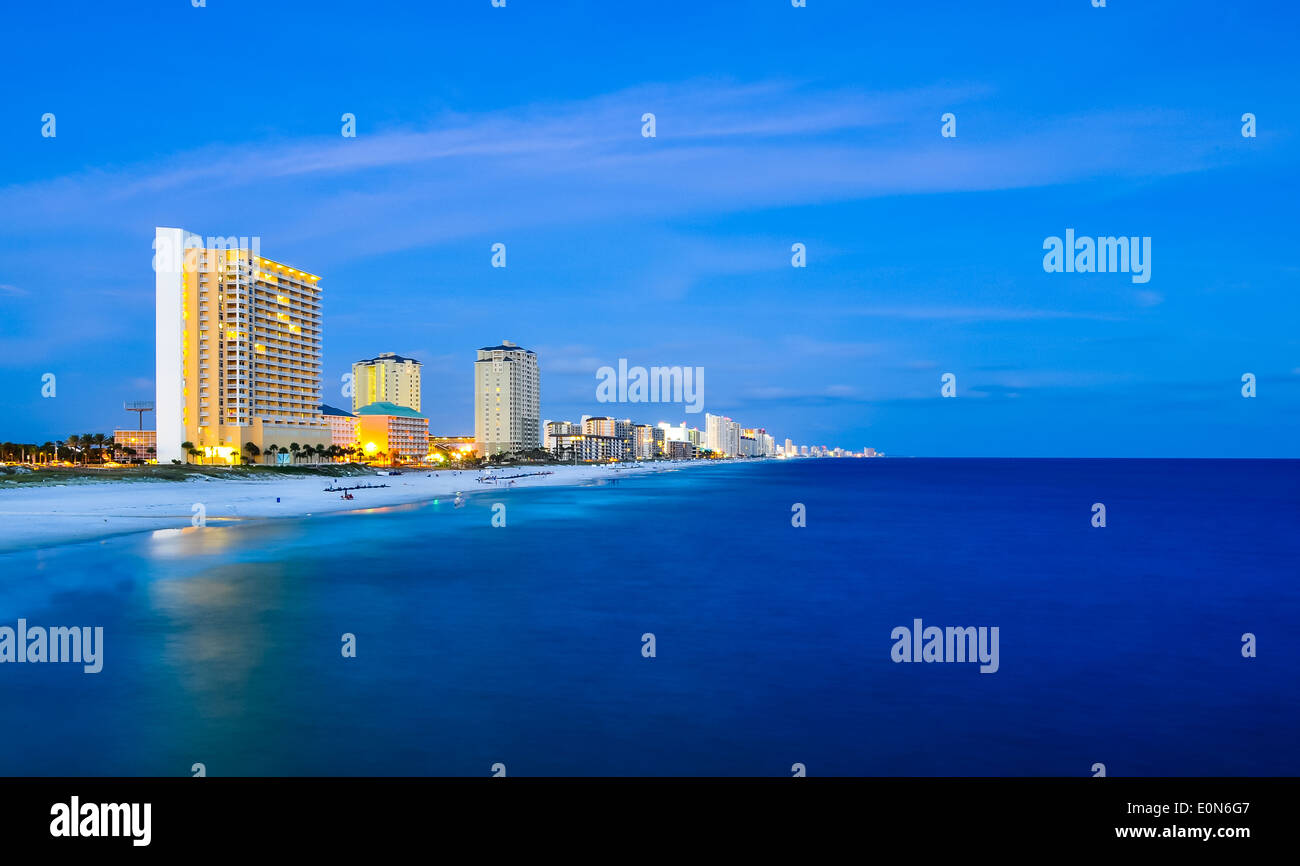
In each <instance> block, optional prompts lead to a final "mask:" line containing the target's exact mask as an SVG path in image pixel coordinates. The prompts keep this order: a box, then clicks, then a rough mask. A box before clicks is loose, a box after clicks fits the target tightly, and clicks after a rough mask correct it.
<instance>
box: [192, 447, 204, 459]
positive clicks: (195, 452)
mask: <svg viewBox="0 0 1300 866" xmlns="http://www.w3.org/2000/svg"><path fill="white" fill-rule="evenodd" d="M202 453H203V452H202V451H200V450H199V449H197V448H191V449H190V451H189V454H190V456H191V457H198V456H199V455H200V454H202Z"/></svg>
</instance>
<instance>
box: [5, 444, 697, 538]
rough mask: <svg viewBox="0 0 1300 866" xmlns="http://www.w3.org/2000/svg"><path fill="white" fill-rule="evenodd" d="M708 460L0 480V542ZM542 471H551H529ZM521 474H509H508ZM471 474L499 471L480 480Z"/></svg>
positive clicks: (517, 485)
mask: <svg viewBox="0 0 1300 866" xmlns="http://www.w3.org/2000/svg"><path fill="white" fill-rule="evenodd" d="M709 462H710V461H703V460H696V461H677V462H656V463H641V464H633V463H623V464H597V465H582V466H544V467H518V468H514V467H506V468H501V469H495V470H488V471H482V470H476V469H468V470H461V471H455V470H443V471H438V472H432V473H430V472H428V471H426V470H419V469H412V470H403V471H402V474H401V475H394V476H380V475H377V474H371V475H360V476H345V477H329V476H308V477H278V476H272V477H269V478H265V479H256V480H250V479H242V478H241V479H238V480H225V479H215V478H210V477H204V476H201V475H195V477H194V478H192V479H190V480H188V481H159V480H146V479H139V480H129V481H93V480H90V481H77V482H70V483H68V484H65V485H48V486H46V485H31V486H25V487H12V488H5V487H2V486H0V552H4V551H10V550H17V549H22V548H31V547H50V546H54V545H59V544H68V543H71V542H78V541H90V540H94V539H98V538H104V537H106V536H110V535H120V534H123V533H129V532H145V531H150V530H155V529H171V528H176V527H182V526H191V525H194V524H193V521H194V520H195V518H196V515H200V514H201V515H202V516H203V518H204V519H205V520H206V521H207V522H208V523H209V524H229V523H230V522H232V521H241V520H264V519H275V518H293V517H303V516H306V515H309V514H323V513H327V512H339V511H356V510H361V509H368V508H378V507H384V506H390V505H405V504H409V503H412V502H422V501H425V500H429V499H436V498H440V497H452V496H455V495H456V493H458V492H460V493H463V494H464V495H465V496H473V495H481V494H484V493H491V492H492V491H493V490H504V489H509V490H512V491H514V490H524V489H528V488H531V487H546V486H553V485H557V484H586V483H593V482H596V481H598V480H600V479H613V478H619V477H627V476H631V475H644V474H648V473H654V472H666V471H670V470H676V469H684V468H688V467H698V466H703V465H706V464H707V463H709ZM535 473H549V474H535ZM521 475H522V476H523V477H514V478H510V476H521ZM479 478H497V479H500V480H497V481H495V482H481V481H479V480H478V479H479ZM364 484H374V485H380V484H386V485H388V486H387V487H374V488H370V489H361V490H352V491H351V495H352V496H353V498H352V499H350V500H347V499H343V498H341V494H340V493H337V492H334V493H328V492H325V488H327V487H356V486H357V485H364Z"/></svg>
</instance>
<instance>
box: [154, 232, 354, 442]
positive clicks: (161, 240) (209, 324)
mask: <svg viewBox="0 0 1300 866" xmlns="http://www.w3.org/2000/svg"><path fill="white" fill-rule="evenodd" d="M260 247H261V244H260V240H259V239H257V238H253V239H252V241H251V243H250V242H249V240H248V239H247V238H207V239H206V241H205V240H204V238H203V237H201V236H200V235H196V234H193V233H191V232H187V231H185V230H184V229H177V228H158V229H157V230H156V232H155V238H154V250H155V255H154V272H155V275H154V296H155V304H156V310H155V316H156V320H155V340H156V352H157V354H156V357H155V387H156V389H157V395H156V397H157V399H156V407H157V409H156V411H157V419H158V446H157V448H158V462H160V463H165V462H167V461H169V460H185V459H187V455H186V454H185V452H184V449H182V447H181V443H182V442H191V443H193V445H194V447H195V448H197V449H199V450H200V451H201V452H202V459H203V460H205V461H208V462H222V463H237V462H239V461H240V459H241V457H242V458H245V459H247V458H249V452H248V450H246V448H245V446H246V445H247V444H248V443H249V442H251V443H253V444H254V445H256V446H257V448H258V450H259V451H260V452H262V453H264V454H265V453H266V452H267V451H268V449H269V448H270V447H271V446H272V445H275V446H277V449H284V450H286V451H287V450H288V448H289V446H290V445H291V444H293V443H295V442H296V443H298V444H299V446H307V445H311V446H315V445H325V446H328V445H329V444H330V429H329V427H328V426H327V424H326V423H325V421H324V420H323V419H322V417H321V413H320V405H321V393H320V387H321V306H320V298H321V294H320V293H321V290H320V285H319V279H320V278H319V277H317V276H314V275H313V274H309V273H307V272H306V271H300V270H298V269H296V268H291V267H289V266H288V265H284V264H281V263H279V262H274V261H271V260H270V259H264V258H262V257H261V249H260ZM259 459H266V458H259Z"/></svg>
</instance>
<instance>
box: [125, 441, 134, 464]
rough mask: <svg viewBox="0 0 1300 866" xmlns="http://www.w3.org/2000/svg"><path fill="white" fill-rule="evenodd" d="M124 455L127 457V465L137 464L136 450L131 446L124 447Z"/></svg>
mask: <svg viewBox="0 0 1300 866" xmlns="http://www.w3.org/2000/svg"><path fill="white" fill-rule="evenodd" d="M122 453H123V454H125V455H126V462H127V463H134V462H135V449H134V448H132V447H131V446H130V445H124V446H122Z"/></svg>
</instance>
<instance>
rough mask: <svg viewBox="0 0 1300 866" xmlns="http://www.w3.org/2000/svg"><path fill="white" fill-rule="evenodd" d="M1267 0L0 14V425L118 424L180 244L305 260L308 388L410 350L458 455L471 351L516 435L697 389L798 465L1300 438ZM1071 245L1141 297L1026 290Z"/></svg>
mask: <svg viewBox="0 0 1300 866" xmlns="http://www.w3.org/2000/svg"><path fill="white" fill-rule="evenodd" d="M1298 18H1300V14H1298V13H1297V12H1296V11H1295V10H1294V8H1293V7H1292V6H1291V5H1290V4H1283V3H1273V4H1269V3H1262V4H1252V3H1244V4H1228V3H1222V2H1217V3H1188V2H1155V3H1134V2H1125V0H1110V2H1109V4H1108V7H1107V8H1104V9H1096V8H1093V7H1092V6H1091V5H1090V3H1089V2H1088V0H1070V2H1054V3H1042V2H1039V3H998V4H993V3H989V4H979V3H970V2H963V3H957V2H953V3H916V4H867V3H860V2H835V0H809V5H808V7H807V8H804V9H795V8H792V7H791V6H790V4H789V2H788V0H748V2H717V3H705V2H682V3H671V4H664V3H657V2H656V3H651V2H642V3H633V2H628V3H617V4H615V3H599V2H586V3H577V2H573V3H565V2H540V0H534V2H529V0H508V5H507V7H506V8H505V9H495V8H492V6H491V5H490V2H489V0H455V2H453V0H447V2H440V3H431V4H410V3H388V2H370V3H367V4H364V5H362V6H359V5H358V4H355V3H331V2H282V3H255V2H238V0H208V6H207V7H206V8H199V9H196V8H192V7H191V6H190V4H189V3H188V2H184V0H169V2H157V0H150V2H139V3H132V4H103V3H75V2H74V3H59V4H46V8H39V7H38V5H37V4H24V6H23V8H21V9H16V10H13V11H10V12H9V13H7V15H6V24H7V25H8V30H9V33H8V36H7V38H6V40H5V41H6V51H5V52H4V58H3V59H2V60H0V65H2V67H3V71H4V74H3V76H0V104H2V105H3V111H0V165H3V174H2V175H0V311H2V312H3V315H2V316H0V374H2V375H3V376H4V379H5V381H6V382H8V383H9V389H8V392H7V399H6V400H5V404H4V405H5V407H6V409H7V411H5V412H4V413H3V414H2V415H0V439H9V440H16V441H33V440H35V441H44V440H45V439H49V438H62V437H64V436H66V435H67V434H68V433H72V432H77V433H80V432H87V431H108V430H110V429H112V427H113V426H115V425H129V424H131V423H132V420H133V419H134V415H129V414H128V413H125V412H123V411H122V410H121V403H122V401H123V400H128V399H149V398H151V397H152V394H153V381H152V377H153V363H154V360H153V274H152V271H151V270H150V259H151V256H152V251H151V249H150V244H151V241H152V237H153V229H154V226H156V225H179V226H183V227H185V228H188V229H190V230H192V231H195V232H198V233H200V234H203V235H219V236H226V235H245V236H247V235H257V236H259V237H260V238H261V239H262V252H263V254H265V255H267V256H268V257H270V258H273V259H277V260H280V261H284V262H286V263H289V264H292V265H295V266H298V267H302V268H304V269H307V270H310V271H312V272H314V273H317V274H320V275H321V277H322V280H321V285H322V286H323V288H324V293H325V371H326V376H325V393H326V400H327V402H332V403H335V404H343V403H345V398H343V397H342V396H341V395H340V394H339V387H340V386H339V377H340V376H341V375H342V374H343V373H345V372H346V371H347V370H348V369H349V367H350V364H351V362H352V361H353V360H356V359H358V358H362V357H370V356H373V355H374V354H377V353H378V352H382V351H394V352H398V353H400V354H403V355H411V356H414V357H417V358H419V359H421V360H422V361H424V363H425V386H424V403H425V411H426V414H428V415H429V416H430V426H431V428H432V429H433V430H434V431H436V432H445V433H462V432H472V420H471V419H472V376H473V371H472V361H473V357H474V350H475V349H476V348H477V347H479V346H485V345H492V344H496V343H498V342H499V341H500V340H501V339H503V338H506V339H512V340H514V341H516V342H518V343H520V344H521V345H524V346H527V347H529V348H533V349H535V350H537V351H538V353H539V355H540V359H541V367H542V377H543V378H542V403H543V407H542V410H543V416H544V417H547V418H566V417H567V418H576V417H578V416H579V415H581V414H583V413H589V414H604V413H605V412H607V411H608V410H610V409H611V407H609V406H607V405H602V404H598V403H596V402H595V385H596V370H597V368H599V367H600V366H603V365H606V364H609V365H615V364H616V363H617V361H618V359H619V358H627V359H628V360H629V363H631V364H643V365H647V366H649V365H652V364H681V365H690V366H700V367H703V368H704V369H705V374H706V379H705V394H704V398H705V399H704V403H705V408H706V410H708V411H711V412H719V413H723V414H728V415H731V416H732V417H733V418H735V419H736V420H738V421H741V422H742V423H743V424H744V425H745V426H751V425H753V426H764V427H766V428H767V429H768V430H769V431H770V432H772V433H773V434H774V435H776V436H778V438H782V439H783V438H785V437H786V436H789V437H790V438H792V439H794V440H795V441H796V442H801V443H809V444H830V445H837V444H838V445H843V446H846V447H851V448H855V449H857V448H861V447H863V446H867V445H870V446H874V447H877V448H879V449H882V450H885V451H887V452H889V453H893V454H900V455H901V454H912V455H934V456H981V455H1024V456H1155V455H1168V456H1212V455H1220V454H1229V455H1241V456H1290V457H1295V456H1300V444H1298V443H1300V439H1298V437H1297V436H1296V431H1297V426H1298V424H1300V338H1298V337H1297V328H1296V325H1297V322H1298V321H1300V293H1297V283H1298V277H1300V265H1298V264H1297V261H1296V258H1295V249H1296V234H1297V228H1300V225H1298V223H1300V220H1297V217H1296V210H1295V200H1296V194H1297V183H1296V181H1297V165H1300V160H1297V138H1296V132H1297V129H1296V124H1297V110H1296V98H1295V93H1296V85H1297V75H1296V66H1295V57H1296V56H1297V53H1298V52H1297V48H1298V46H1297V42H1298V41H1300V39H1297V33H1300V28H1298V27H1297V23H1300V22H1298V21H1297V19H1298ZM46 112H53V113H54V114H55V116H56V118H57V120H56V123H57V137H56V138H53V139H47V138H42V137H41V135H40V130H41V116H42V115H43V114H44V113H46ZM344 112H351V113H353V114H355V115H356V118H357V137H356V138H355V139H345V138H343V137H342V136H341V135H340V127H341V122H340V117H341V115H342V114H343V113H344ZM645 112H653V113H654V114H655V115H656V117H657V137H656V138H653V139H646V138H643V137H642V136H641V121H640V118H641V115H642V114H643V113H645ZM945 112H952V113H954V114H955V115H956V117H957V137H956V138H955V139H945V138H943V137H941V135H940V126H941V123H940V116H941V115H942V114H943V113H945ZM1245 112H1252V113H1254V114H1255V115H1256V116H1257V118H1258V136H1257V137H1256V138H1253V139H1250V138H1243V137H1242V135H1241V126H1242V124H1241V120H1240V118H1241V115H1242V114H1243V113H1245ZM1068 228H1073V229H1075V230H1076V232H1077V233H1078V234H1079V235H1087V236H1099V235H1134V236H1150V237H1151V238H1152V259H1153V261H1152V269H1151V280H1150V282H1148V283H1145V284H1134V283H1133V282H1132V281H1131V280H1130V278H1129V276H1128V275H1125V274H1051V273H1046V272H1044V270H1043V266H1042V260H1043V254H1044V253H1043V249H1042V245H1043V241H1044V239H1045V238H1047V237H1049V236H1061V235H1064V233H1065V230H1066V229H1068ZM496 242H503V243H506V244H507V248H508V267H506V268H505V269H493V268H491V267H490V247H491V245H492V244H493V243H496ZM795 242H801V243H804V244H806V245H807V249H808V267H807V268H805V269H795V268H792V267H791V266H790V255H791V253H790V247H791V244H793V243H795ZM46 372H53V373H55V374H56V375H57V377H58V396H57V397H56V398H54V399H44V398H42V397H41V396H40V386H41V375H42V374H43V373H46ZM945 372H951V373H954V374H955V375H956V376H957V382H958V397H957V398H956V399H944V398H941V397H940V377H941V376H942V374H943V373H945ZM1247 372H1250V373H1254V374H1255V375H1256V377H1257V380H1258V396H1257V397H1256V398H1254V399H1243V398H1242V396H1241V394H1240V389H1241V376H1242V374H1243V373H1247ZM612 408H613V410H614V411H612V412H610V413H609V414H618V415H631V416H632V417H633V418H636V419H638V420H644V421H650V422H656V421H659V420H671V421H679V420H681V419H682V418H686V419H687V420H688V421H698V423H699V426H703V418H702V416H687V415H685V414H684V413H683V412H682V411H680V410H679V409H678V408H676V407H672V406H656V405H649V406H646V405H630V406H626V407H612Z"/></svg>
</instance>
